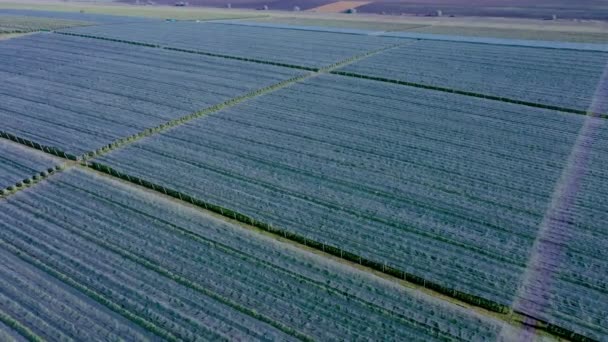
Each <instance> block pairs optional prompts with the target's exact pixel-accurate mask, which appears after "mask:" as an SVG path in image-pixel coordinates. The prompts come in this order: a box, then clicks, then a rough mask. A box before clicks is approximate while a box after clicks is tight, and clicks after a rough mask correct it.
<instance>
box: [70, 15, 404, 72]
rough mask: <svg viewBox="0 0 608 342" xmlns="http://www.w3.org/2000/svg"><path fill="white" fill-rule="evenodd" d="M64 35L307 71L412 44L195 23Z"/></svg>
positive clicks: (77, 31)
mask: <svg viewBox="0 0 608 342" xmlns="http://www.w3.org/2000/svg"><path fill="white" fill-rule="evenodd" d="M64 32H70V33H75V34H84V35H91V36H96V37H104V38H111V39H120V40H126V41H136V42H145V43H149V44H155V45H161V46H167V47H172V48H177V49H185V50H190V51H199V52H206V53H213V54H221V55H228V56H236V57H240V58H248V59H255V60H261V61H269V62H274V63H281V64H288V65H292V66H302V67H307V68H321V67H327V66H330V65H332V64H334V63H338V62H341V61H343V60H345V59H348V58H350V57H353V56H355V55H358V54H362V53H365V52H369V51H373V50H378V49H381V48H384V47H389V46H392V45H394V44H398V43H406V42H407V40H403V39H396V38H379V37H367V36H354V35H344V34H337V33H330V32H309V31H303V30H278V29H275V28H269V27H251V26H243V25H232V24H225V23H193V22H177V23H175V22H169V23H163V24H161V25H158V24H153V23H149V24H145V23H143V24H130V25H121V26H120V27H119V26H96V27H88V28H79V29H69V30H65V31H64Z"/></svg>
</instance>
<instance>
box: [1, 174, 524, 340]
mask: <svg viewBox="0 0 608 342" xmlns="http://www.w3.org/2000/svg"><path fill="white" fill-rule="evenodd" d="M0 216H1V217H2V220H0V222H1V223H0V226H1V228H2V229H0V239H1V240H2V244H1V246H2V247H4V248H7V249H8V250H10V251H12V252H13V253H16V252H18V253H19V256H20V258H21V259H23V260H26V261H28V262H29V263H30V264H34V265H36V266H38V267H39V268H42V269H43V270H45V271H46V272H47V273H49V274H52V275H55V276H56V277H59V278H60V279H62V280H64V281H66V282H67V283H68V284H69V285H71V286H72V287H75V288H76V289H78V290H80V291H82V292H84V293H85V294H87V295H88V297H91V298H93V299H95V300H97V301H98V302H99V303H101V304H104V305H106V306H108V307H109V308H111V309H113V310H114V311H116V312H118V313H120V314H122V315H123V316H125V317H127V318H129V319H130V321H131V322H130V323H126V322H122V323H120V324H118V323H117V324H115V325H114V328H115V329H117V330H110V331H109V332H108V333H114V334H119V335H120V333H119V332H120V331H129V332H134V331H137V330H136V329H138V328H137V325H140V326H143V327H145V328H147V329H148V330H150V331H152V332H155V333H157V334H159V335H160V336H161V337H164V338H165V339H173V338H176V339H188V340H193V339H198V338H201V339H202V338H205V337H207V338H214V339H223V338H229V339H234V338H244V339H248V340H251V339H256V340H257V339H281V340H291V339H300V340H302V339H304V340H307V339H318V338H324V339H349V340H353V339H382V340H425V341H430V340H466V341H471V340H487V339H493V338H495V337H496V336H497V334H499V333H504V332H508V333H509V334H517V333H518V331H517V329H515V328H513V327H510V326H507V325H505V324H504V323H500V322H498V321H495V320H494V319H492V318H483V317H482V316H479V315H477V314H475V313H472V312H469V311H466V310H464V309H462V308H459V307H457V306H455V305H451V304H448V303H445V302H440V301H437V300H435V299H432V298H431V297H427V296H425V295H420V294H413V293H412V292H410V290H407V289H405V288H402V287H401V286H399V285H397V284H394V283H392V282H388V281H386V280H383V279H381V278H378V277H376V276H373V275H370V274H368V273H365V272H362V271H358V270H356V269H353V268H350V267H346V266H344V265H340V264H338V263H336V262H333V261H330V260H328V259H325V258H322V257H320V256H317V255H315V254H312V253H309V252H305V251H302V250H300V249H298V248H295V247H293V246H290V245H287V244H285V243H281V242H278V241H276V240H274V239H271V238H269V237H264V236H262V235H259V234H257V233H255V232H249V231H247V230H244V229H243V228H241V227H237V226H234V225H233V224H230V223H227V222H225V221H222V220H218V219H215V218H212V217H210V216H207V215H206V214H203V213H202V212H200V211H198V210H197V209H194V208H189V207H185V206H182V205H180V204H177V203H172V202H170V201H169V200H167V199H162V198H160V197H157V196H150V195H149V194H147V193H145V191H142V190H138V189H136V188H133V187H131V186H129V185H125V184H123V183H120V182H119V181H115V180H110V179H105V178H104V177H101V178H100V177H99V176H95V175H93V174H92V173H90V172H87V171H83V170H79V169H71V170H68V171H66V172H64V173H62V174H60V175H58V176H56V177H53V178H51V179H49V180H48V181H47V182H45V184H41V185H39V186H37V187H36V188H31V189H28V190H26V191H23V192H21V193H18V194H15V195H13V196H11V197H9V198H7V200H6V201H3V202H2V203H0ZM4 254H6V253H4ZM4 254H0V256H2V255H4ZM7 258H8V257H7ZM0 260H1V259H0ZM36 260H37V261H36ZM7 265H10V263H6V264H1V263H0V268H7V267H9V266H7ZM30 268H31V267H30ZM23 269H24V270H25V269H26V268H23ZM0 272H10V271H9V270H5V269H0ZM24 272H25V271H24ZM31 273H32V274H34V273H35V272H34V271H31ZM15 277H17V276H15ZM7 279H8V278H7ZM44 279H46V278H44ZM47 281H49V282H50V281H51V280H47ZM53 281H55V280H53ZM17 283H18V279H13V278H10V279H9V281H7V282H6V285H5V287H7V288H8V287H10V288H12V287H14V286H15V285H16V284H17ZM44 288H45V289H47V291H51V290H50V289H48V286H45V287H44ZM71 290H72V291H74V290H73V289H71ZM7 291H8V290H7ZM32 292H34V291H32ZM74 293H77V291H74ZM0 295H7V294H6V293H5V290H4V288H3V287H2V286H0ZM41 295H42V294H41ZM74 295H76V294H74ZM78 295H79V296H82V295H81V294H78ZM65 296H67V295H59V296H56V301H55V302H53V304H55V303H57V306H55V305H51V306H48V307H47V308H46V310H45V313H48V314H47V315H40V316H39V317H38V319H39V320H41V321H42V322H33V321H28V320H27V319H23V320H19V322H20V324H22V325H24V326H26V327H29V326H30V325H35V326H36V327H37V330H36V333H38V334H51V333H52V331H53V330H52V329H51V328H52V327H56V326H57V325H54V324H58V323H56V322H55V320H56V319H58V318H57V315H59V314H61V317H63V318H64V320H65V321H67V322H68V323H69V322H70V321H71V320H73V319H76V318H77V315H71V314H68V315H66V314H64V313H62V312H61V309H60V308H63V307H64V306H62V305H65V307H67V308H69V309H70V310H77V309H78V307H74V306H70V305H69V303H67V299H66V300H64V299H63V298H64V297H65ZM7 297H8V295H7ZM10 298H16V299H17V301H19V300H21V301H27V300H30V299H28V298H21V297H19V296H16V297H15V296H12V297H10ZM84 298H86V297H84ZM87 300H88V302H90V301H91V300H90V298H88V299H87ZM83 302H84V303H83V304H82V305H86V301H85V300H83ZM18 304H19V303H16V304H15V310H18V309H19V305H18ZM21 305H22V306H23V305H25V303H24V304H21ZM118 308H121V309H120V310H119V309H118ZM66 310H67V309H66ZM104 310H105V309H104ZM102 313H103V312H102ZM102 313H100V310H99V309H98V310H96V311H91V312H90V313H89V315H95V314H98V315H101V314H102ZM13 317H16V319H20V318H22V317H26V318H28V317H29V316H27V315H25V316H24V315H21V314H18V313H15V314H13ZM82 319H85V318H82ZM95 322H98V323H97V324H98V325H103V324H102V320H96V321H95ZM72 323H74V322H73V321H72ZM134 323H136V324H137V325H136V324H134ZM118 329H122V330H118ZM61 331H63V332H64V333H66V331H68V330H61ZM69 331H71V332H73V333H74V334H77V333H78V331H74V330H73V329H72V330H69ZM93 331H96V330H87V332H88V333H93ZM99 331H101V330H99ZM77 337H78V336H77ZM79 337H80V338H82V336H79ZM121 337H122V338H125V337H126V336H121Z"/></svg>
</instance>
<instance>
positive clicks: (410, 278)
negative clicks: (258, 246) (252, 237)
mask: <svg viewBox="0 0 608 342" xmlns="http://www.w3.org/2000/svg"><path fill="white" fill-rule="evenodd" d="M83 165H85V166H87V167H89V168H91V169H93V170H95V171H98V172H101V173H104V174H107V175H109V176H111V177H114V178H118V179H122V180H124V181H127V182H129V183H132V184H135V185H138V186H141V187H144V188H147V189H150V190H152V191H155V192H157V193H160V194H162V195H165V196H169V197H172V198H174V199H177V200H180V201H182V202H186V203H189V204H192V205H194V206H195V207H198V208H200V209H204V210H206V211H209V212H212V213H215V214H219V215H220V216H222V217H225V218H227V219H230V220H234V221H237V222H239V223H241V224H245V225H247V226H251V227H254V228H256V229H260V230H262V231H264V232H267V233H270V234H272V235H274V236H276V237H279V238H282V239H286V240H289V241H290V242H293V243H295V244H296V245H304V246H305V247H308V248H311V249H313V250H316V251H317V252H322V253H324V254H329V255H331V256H333V257H337V258H339V259H342V260H345V261H348V262H350V263H354V264H358V265H360V266H362V267H364V268H367V269H371V270H373V271H375V272H379V273H382V274H385V275H388V276H390V277H391V278H396V279H398V280H401V281H405V282H406V283H409V284H412V285H415V286H419V287H422V288H424V289H427V290H429V291H430V292H431V293H436V294H439V295H441V296H446V297H449V298H451V299H454V300H456V301H459V302H462V303H465V304H466V305H471V306H473V307H478V308H481V309H483V310H487V311H490V312H493V313H495V314H498V315H499V316H498V317H500V318H501V319H502V320H503V321H506V322H517V323H521V324H524V323H525V322H526V320H525V317H529V316H528V315H526V314H524V313H522V312H519V311H513V310H512V309H511V308H510V307H508V306H506V305H503V304H500V303H496V302H494V301H491V300H488V299H485V298H482V297H478V296H474V295H470V294H467V293H465V292H462V291H459V290H455V289H451V288H448V287H445V286H442V285H440V284H437V283H435V282H432V281H427V280H426V279H424V278H422V277H419V276H416V275H414V274H411V273H408V272H405V271H403V270H400V269H398V268H394V267H391V266H388V265H386V264H383V263H379V262H376V261H373V260H370V259H367V258H364V257H362V256H360V255H358V254H355V253H351V252H348V251H345V250H342V249H340V248H339V247H336V246H332V245H329V244H325V243H322V242H318V241H316V240H312V239H308V238H306V237H305V236H302V235H299V234H296V233H293V232H291V231H288V230H285V229H282V228H280V227H276V226H273V225H271V224H268V223H265V222H262V221H259V220H256V219H254V218H252V217H250V216H248V215H244V214H241V213H239V212H237V211H235V210H232V209H228V208H225V207H222V206H220V205H216V204H213V203H210V202H208V201H205V200H201V199H198V198H196V197H193V196H191V195H188V194H185V193H182V192H179V191H176V190H174V189H171V188H168V187H165V186H162V185H158V184H155V183H152V182H149V181H147V180H145V179H142V178H139V177H134V176H130V175H128V174H126V173H122V172H119V171H117V170H116V169H114V168H112V167H110V166H107V165H104V164H101V163H98V162H94V161H86V162H83ZM529 318H531V319H532V320H533V321H534V323H535V324H534V325H533V328H534V329H537V330H539V331H544V332H546V333H548V334H550V335H552V336H556V337H560V338H564V339H568V340H570V341H575V342H593V341H594V340H593V339H591V338H589V337H586V336H584V335H581V334H578V333H576V332H574V331H571V330H568V329H565V328H563V327H560V326H558V325H555V324H551V323H548V322H546V321H544V320H542V319H538V318H535V317H529Z"/></svg>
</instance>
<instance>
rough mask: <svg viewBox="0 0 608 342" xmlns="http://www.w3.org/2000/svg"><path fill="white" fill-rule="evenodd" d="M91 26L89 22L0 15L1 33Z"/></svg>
mask: <svg viewBox="0 0 608 342" xmlns="http://www.w3.org/2000/svg"><path fill="white" fill-rule="evenodd" d="M84 25H90V24H89V23H87V22H82V21H71V20H58V19H46V18H36V17H24V16H12V15H3V14H1V13H0V33H25V32H34V31H47V30H58V29H63V28H68V27H72V26H84Z"/></svg>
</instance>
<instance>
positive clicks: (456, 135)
mask: <svg viewBox="0 0 608 342" xmlns="http://www.w3.org/2000/svg"><path fill="white" fill-rule="evenodd" d="M583 119H584V118H583V117H580V116H576V115H569V114H563V113H559V112H553V111H548V110H542V109H535V108H530V107H521V106H516V105H512V104H506V103H500V102H496V101H488V100H481V99H477V98H472V97H462V96H457V95H447V96H446V94H442V93H437V92H430V91H425V90H420V89H416V88H410V87H403V86H397V85H391V84H386V83H383V82H373V81H363V80H357V79H353V78H348V77H339V76H334V75H322V76H318V77H315V78H311V79H308V80H306V81H304V82H301V83H296V84H293V85H291V86H288V87H286V88H283V89H281V90H277V91H275V92H273V93H271V94H267V95H264V96H260V97H256V98H255V99H252V100H250V101H247V102H244V103H241V104H239V105H236V106H234V107H231V108H229V109H226V110H223V111H220V112H218V113H215V114H213V115H210V116H207V117H205V118H202V119H199V120H195V121H191V122H189V123H187V124H185V125H183V126H180V127H177V128H174V129H172V130H169V131H166V132H164V133H162V134H160V135H156V136H152V137H149V138H147V139H144V140H141V141H139V142H136V143H134V144H132V145H129V146H127V147H126V148H124V149H121V150H116V151H114V152H112V153H110V154H108V155H105V156H103V157H101V158H99V159H98V160H97V162H98V163H100V165H107V166H109V167H111V168H113V169H115V170H116V171H117V172H119V173H120V174H124V175H130V176H133V177H137V178H139V179H143V180H146V181H149V182H152V183H154V184H157V185H159V186H161V187H164V188H167V189H173V190H175V191H178V192H179V193H180V194H183V195H184V196H189V197H192V198H195V199H198V200H200V201H203V202H205V203H211V204H215V205H218V206H221V207H224V208H228V209H230V210H232V211H234V212H236V213H240V214H242V215H245V216H246V217H248V218H250V219H253V220H256V221H259V222H265V223H267V224H269V225H271V226H273V227H278V228H280V229H283V230H285V231H287V232H289V233H294V234H297V235H298V236H303V237H304V238H306V240H304V241H307V240H308V239H309V240H310V241H314V242H315V243H321V244H323V245H328V246H335V247H337V248H340V249H341V250H344V251H347V252H350V253H354V254H355V255H359V256H361V257H362V258H364V259H366V260H371V261H374V262H376V263H378V264H380V265H386V266H387V267H390V268H396V269H399V270H402V271H405V272H407V273H408V274H413V275H417V276H419V277H421V278H423V279H426V280H427V281H430V282H433V283H435V284H439V285H441V286H443V287H446V288H451V289H455V290H457V291H462V292H464V293H468V294H471V295H474V296H479V297H482V298H485V299H488V300H490V301H493V302H494V303H499V304H502V305H506V306H509V305H510V304H511V302H512V301H513V300H514V299H515V296H516V295H517V293H518V289H519V285H520V278H521V275H522V273H523V272H524V270H525V268H526V267H527V264H528V255H529V252H530V249H531V247H532V245H533V243H534V241H535V239H536V234H537V230H538V227H539V225H540V223H541V221H542V220H543V217H544V215H545V211H546V208H547V206H548V204H549V202H550V201H551V197H552V194H553V191H554V188H555V186H556V182H557V180H558V178H559V177H560V174H561V171H562V169H563V167H564V165H565V163H566V160H567V159H568V156H569V154H570V150H571V148H572V146H573V144H574V141H575V140H576V138H577V134H578V130H579V129H580V127H581V124H582V122H583ZM479 127H484V129H483V130H480V129H479ZM601 134H604V135H605V132H603V131H602V132H601ZM590 155H591V156H592V157H593V159H594V161H595V162H594V163H593V164H592V165H591V168H590V170H588V172H589V173H590V174H593V175H594V178H595V179H597V180H598V181H597V182H595V183H594V184H593V185H594V187H593V188H590V187H586V190H588V191H585V192H584V193H582V194H581V196H582V197H581V199H584V198H587V197H586V196H590V198H597V197H599V198H602V197H605V196H606V194H607V193H608V187H607V185H606V182H605V180H606V178H608V174H607V173H606V171H605V170H606V163H608V160H606V149H605V147H604V146H602V145H598V146H595V147H594V148H593V149H592V150H591V151H590ZM99 168H100V169H103V167H99ZM180 194H178V196H176V197H178V198H179V196H181V195H180ZM194 202H196V201H194ZM604 209H605V208H604V204H603V203H602V202H593V201H586V203H585V204H584V206H583V205H581V206H577V207H576V208H575V209H574V210H579V211H581V213H593V215H594V219H585V220H581V221H579V222H578V223H577V224H576V225H575V227H574V229H576V233H575V234H578V236H579V237H578V238H575V239H572V240H571V241H570V242H569V244H568V245H567V254H568V256H567V260H566V262H565V264H566V265H567V267H564V275H563V276H560V279H561V280H560V281H562V282H563V284H565V285H564V286H566V287H573V288H580V289H581V291H583V290H582V287H583V286H584V284H583V285H581V284H580V281H578V279H577V278H576V277H577V275H580V274H583V273H584V274H585V275H586V277H588V279H595V280H596V281H597V282H600V283H601V282H602V280H601V279H603V278H600V277H601V276H599V275H596V276H594V275H593V274H592V273H590V272H589V271H588V270H592V269H594V268H595V269H597V268H600V269H603V268H604V267H605V262H604V261H602V258H603V257H604V254H605V252H604V251H600V252H598V250H597V249H601V241H603V240H602V239H605V238H606V237H607V235H606V233H605V231H604V230H603V229H602V227H601V222H604V220H605V219H607V217H606V211H605V210H604ZM235 215H236V214H235ZM581 216H585V215H581ZM592 236H597V237H599V238H600V239H599V240H597V241H598V242H597V243H596V241H595V240H594V239H592V238H591V237H592ZM597 253H600V255H598V254H597ZM577 260H585V263H587V264H586V265H585V267H584V268H582V267H581V265H579V263H577ZM579 294H583V295H582V296H584V297H585V298H591V297H590V296H592V295H595V296H603V295H604V294H603V292H602V290H601V288H600V290H598V289H594V290H591V291H586V292H579ZM575 295H578V294H576V292H572V293H568V292H563V293H562V292H560V293H558V294H556V301H567V300H568V299H569V298H572V296H575ZM556 310H563V308H562V309H556ZM580 310H581V314H582V313H583V312H587V310H586V309H585V308H580ZM599 313H601V311H598V312H597V313H592V316H594V317H598V316H596V314H599ZM549 318H554V317H553V316H551V317H549Z"/></svg>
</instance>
